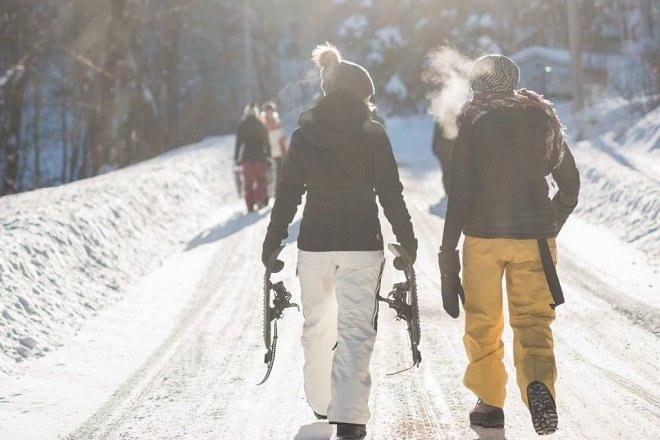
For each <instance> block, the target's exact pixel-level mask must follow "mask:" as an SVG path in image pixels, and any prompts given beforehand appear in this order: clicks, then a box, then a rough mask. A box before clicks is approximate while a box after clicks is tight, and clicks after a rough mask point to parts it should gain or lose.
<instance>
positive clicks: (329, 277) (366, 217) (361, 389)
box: [262, 44, 417, 439]
mask: <svg viewBox="0 0 660 440" xmlns="http://www.w3.org/2000/svg"><path fill="white" fill-rule="evenodd" d="M312 55H313V59H314V61H315V62H316V64H317V65H318V66H319V67H320V68H321V79H322V83H321V89H322V90H323V93H324V97H323V98H322V99H321V100H320V102H319V103H318V105H317V106H316V107H314V108H312V109H311V110H308V111H305V112H303V113H302V114H301V115H300V117H299V119H298V125H299V126H298V128H297V129H296V130H295V131H294V132H293V134H292V136H291V142H290V144H289V150H288V152H287V154H286V157H285V158H284V164H283V166H282V173H281V175H280V181H279V185H278V188H277V196H276V199H275V203H274V205H273V211H272V214H271V217H270V224H269V225H268V231H267V233H266V237H265V239H264V243H263V249H262V261H263V262H264V264H266V262H267V261H268V258H269V256H270V255H271V254H272V252H273V250H274V249H276V248H277V247H278V246H279V245H280V243H281V242H282V240H284V239H285V238H287V236H288V231H287V229H288V226H289V225H290V224H291V221H292V220H293V218H294V215H295V214H296V211H297V208H298V205H299V204H300V203H301V200H302V196H303V194H305V193H306V194H307V195H306V202H305V208H304V211H303V216H302V221H301V224H300V233H299V235H298V249H299V250H298V265H297V269H298V276H299V279H300V290H301V301H302V306H303V314H304V317H305V323H304V326H303V335H302V344H303V351H304V355H305V365H304V368H303V377H304V384H305V395H306V397H307V402H308V403H309V405H310V406H311V407H312V410H313V411H314V414H315V415H316V416H317V417H318V418H320V419H326V418H327V419H328V420H329V422H330V423H332V424H336V425H337V437H338V438H342V439H344V438H358V437H362V436H364V435H366V423H367V421H368V420H369V418H370V411H369V393H370V388H371V376H370V374H369V362H370V359H371V354H372V351H373V348H374V342H375V340H376V318H377V314H378V301H377V299H376V296H377V293H378V290H379V288H380V279H381V275H382V270H383V264H384V261H385V259H384V253H383V235H382V233H381V227H380V222H379V218H378V205H377V201H376V198H378V202H379V203H380V206H381V207H382V208H383V212H384V214H385V217H386V218H387V220H388V221H389V223H390V224H391V226H392V230H393V232H394V235H395V236H396V239H397V241H398V242H399V243H400V244H401V245H402V246H403V247H404V249H405V250H406V251H407V252H408V253H409V254H410V255H411V257H412V258H413V259H414V258H415V257H416V255H417V239H416V238H415V235H414V233H413V226H412V223H411V219H410V215H409V214H408V210H407V208H406V204H405V202H404V199H403V185H402V184H401V181H400V180H399V172H398V167H397V163H396V161H395V159H394V154H393V152H392V146H391V144H390V140H389V138H388V136H387V133H386V132H385V129H384V128H383V126H382V125H381V124H379V123H377V122H374V121H373V120H372V119H371V118H370V106H369V102H370V97H371V96H372V95H373V94H374V86H373V83H372V81H371V77H370V75H369V73H368V72H367V71H366V70H365V69H364V68H363V67H362V66H360V65H358V64H355V63H351V62H349V61H346V60H343V59H342V58H341V55H340V53H339V51H338V50H337V48H335V47H334V46H332V45H330V44H326V45H323V46H319V47H317V48H316V49H315V50H314V51H313V53H312Z"/></svg>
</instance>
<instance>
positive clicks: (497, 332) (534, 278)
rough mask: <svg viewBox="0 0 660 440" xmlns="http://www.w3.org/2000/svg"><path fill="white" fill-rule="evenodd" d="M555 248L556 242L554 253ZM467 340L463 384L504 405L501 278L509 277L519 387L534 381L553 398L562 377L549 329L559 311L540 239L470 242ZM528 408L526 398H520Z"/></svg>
mask: <svg viewBox="0 0 660 440" xmlns="http://www.w3.org/2000/svg"><path fill="white" fill-rule="evenodd" d="M553 248H555V245H554V240H551V249H553ZM463 267H464V269H463V288H464V289H465V304H464V308H465V336H464V337H463V342H464V344H465V350H466V352H467V356H468V359H469V361H470V364H469V365H468V367H467V370H466V372H465V377H464V381H463V383H464V384H465V386H466V387H467V388H469V389H470V390H471V391H472V392H474V394H476V395H477V396H479V397H480V398H481V399H482V400H483V401H485V402H489V404H490V405H492V406H495V407H498V408H502V407H503V406H504V397H505V390H504V386H505V384H506V381H507V373H506V371H505V370H504V363H502V358H503V356H504V344H503V342H502V339H501V337H502V331H503V330H504V315H503V312H502V309H503V304H502V278H503V276H504V275H506V290H507V298H508V307H509V322H510V324H511V328H512V329H513V359H514V364H515V366H516V376H517V379H518V380H517V382H518V386H519V387H520V389H521V390H526V388H527V385H528V384H529V383H531V382H532V381H534V380H539V381H541V382H543V383H544V384H546V386H547V387H548V389H549V390H550V393H551V394H552V395H553V396H554V394H555V393H554V383H555V380H556V378H557V369H556V368H555V357H554V353H553V341H552V331H551V330H550V324H551V323H552V321H553V320H554V319H555V311H554V310H553V309H552V308H550V307H548V305H549V304H550V303H552V295H551V294H550V290H549V288H548V283H547V281H546V279H545V274H544V273H543V267H542V265H541V259H540V256H539V250H538V244H537V242H536V240H511V239H504V238H497V239H482V238H475V237H466V238H465V244H464V246H463ZM521 394H522V398H523V401H524V402H525V404H527V403H528V402H527V394H526V393H524V392H523V393H521Z"/></svg>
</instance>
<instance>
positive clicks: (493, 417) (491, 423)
mask: <svg viewBox="0 0 660 440" xmlns="http://www.w3.org/2000/svg"><path fill="white" fill-rule="evenodd" d="M470 425H474V426H481V427H482V428H491V429H502V428H504V411H502V410H493V411H491V412H489V413H483V414H480V413H471V414H470Z"/></svg>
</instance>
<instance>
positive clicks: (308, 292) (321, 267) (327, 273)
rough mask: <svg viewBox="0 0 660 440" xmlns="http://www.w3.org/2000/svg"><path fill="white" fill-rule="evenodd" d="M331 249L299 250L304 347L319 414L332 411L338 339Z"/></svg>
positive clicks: (308, 389)
mask: <svg viewBox="0 0 660 440" xmlns="http://www.w3.org/2000/svg"><path fill="white" fill-rule="evenodd" d="M335 271H336V263H334V262H333V258H332V253H331V252H306V251H298V278H299V280H300V291H301V302H302V309H303V316H304V318H305V323H304V325H303V333H302V338H301V341H302V346H303V352H304V356H305V365H304V366H303V378H304V386H305V395H306V397H307V402H308V403H309V405H310V406H311V407H312V409H313V410H314V411H315V412H317V413H318V414H323V415H326V414H328V405H330V398H331V396H330V375H331V370H332V358H333V355H334V352H333V347H334V346H335V344H336V342H337V300H336V298H335Z"/></svg>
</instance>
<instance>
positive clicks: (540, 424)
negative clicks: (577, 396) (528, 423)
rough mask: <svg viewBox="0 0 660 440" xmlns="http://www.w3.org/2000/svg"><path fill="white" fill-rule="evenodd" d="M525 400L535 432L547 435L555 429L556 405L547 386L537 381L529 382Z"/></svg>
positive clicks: (556, 420)
mask: <svg viewBox="0 0 660 440" xmlns="http://www.w3.org/2000/svg"><path fill="white" fill-rule="evenodd" d="M527 400H528V401H529V412H530V413H531V415H532V424H533V425H534V430H535V431H536V433H537V434H538V435H547V434H552V433H553V432H555V431H557V425H558V418H557V407H556V406H555V401H554V399H553V398H552V394H550V390H548V387H546V386H545V384H544V383H543V382H539V381H535V382H532V383H530V384H529V385H527Z"/></svg>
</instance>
